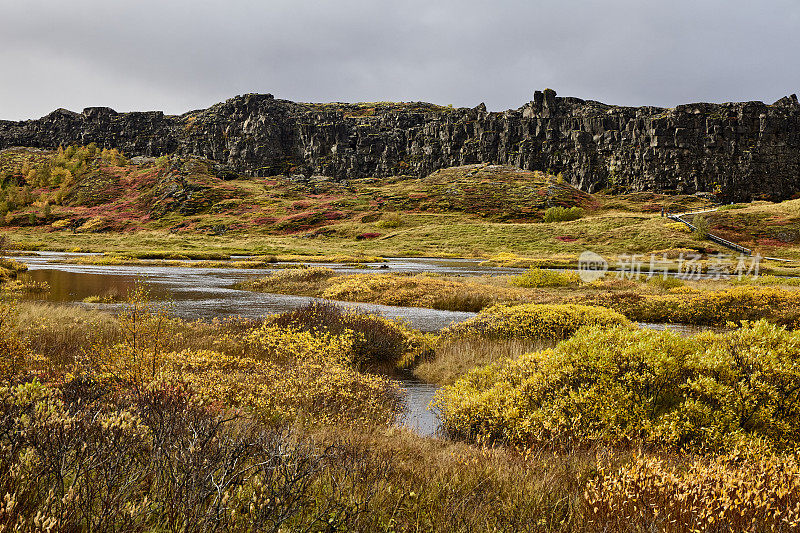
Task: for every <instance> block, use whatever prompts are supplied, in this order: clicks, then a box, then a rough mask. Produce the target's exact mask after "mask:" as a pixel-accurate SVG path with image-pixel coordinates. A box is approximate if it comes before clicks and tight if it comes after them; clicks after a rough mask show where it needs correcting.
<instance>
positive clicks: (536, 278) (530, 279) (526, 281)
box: [508, 268, 580, 288]
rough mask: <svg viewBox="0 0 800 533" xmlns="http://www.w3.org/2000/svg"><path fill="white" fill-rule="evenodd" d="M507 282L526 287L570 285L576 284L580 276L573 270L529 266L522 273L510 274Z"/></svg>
mask: <svg viewBox="0 0 800 533" xmlns="http://www.w3.org/2000/svg"><path fill="white" fill-rule="evenodd" d="M508 282H509V283H510V284H511V285H515V286H517V287H527V288H532V287H535V288H543V287H569V286H570V285H578V284H579V283H580V278H579V277H578V275H577V274H576V273H574V272H566V271H565V272H559V271H557V270H544V269H541V268H531V269H529V270H528V271H527V272H525V273H524V274H520V275H518V276H511V277H510V278H509V279H508Z"/></svg>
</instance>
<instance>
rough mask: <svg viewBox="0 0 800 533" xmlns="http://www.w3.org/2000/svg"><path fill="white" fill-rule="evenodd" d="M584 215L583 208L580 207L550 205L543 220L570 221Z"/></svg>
mask: <svg viewBox="0 0 800 533" xmlns="http://www.w3.org/2000/svg"><path fill="white" fill-rule="evenodd" d="M582 216H583V208H580V207H561V206H558V205H557V206H554V207H548V208H547V209H546V210H545V212H544V216H543V218H542V220H543V221H544V222H569V221H571V220H578V219H579V218H581V217H582Z"/></svg>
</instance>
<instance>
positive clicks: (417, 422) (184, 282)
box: [16, 252, 521, 435]
mask: <svg viewBox="0 0 800 533" xmlns="http://www.w3.org/2000/svg"><path fill="white" fill-rule="evenodd" d="M80 255H86V254H69V253H55V252H37V253H35V254H30V255H24V256H21V257H18V258H16V259H17V260H19V261H21V262H24V263H26V264H27V265H28V272H26V273H25V274H23V275H22V277H23V278H24V279H27V280H30V281H36V282H46V283H47V284H48V285H49V286H50V290H49V291H48V292H46V293H41V294H32V295H30V296H29V297H28V298H30V299H38V300H45V301H51V302H59V303H72V304H76V305H89V306H92V307H97V308H100V309H105V310H109V311H115V310H118V309H120V308H121V305H122V304H106V303H100V304H84V303H83V300H84V298H87V297H89V296H97V295H103V294H108V293H111V294H120V295H124V294H126V293H127V292H128V290H129V289H131V288H132V287H133V286H134V284H135V283H136V282H137V280H141V281H143V282H145V283H146V284H147V286H148V288H149V290H150V291H151V296H152V297H153V298H155V299H156V300H160V301H168V302H170V305H171V308H172V312H173V313H174V314H175V315H176V316H179V317H181V318H185V319H189V320H195V319H204V320H208V319H211V318H214V317H222V316H230V315H239V316H245V317H250V318H257V317H261V316H264V315H267V314H272V313H281V312H283V311H288V310H290V309H294V308H297V307H300V306H303V305H305V304H307V303H308V302H309V301H311V300H313V298H308V297H304V296H289V295H284V294H268V293H257V292H250V291H244V290H239V289H235V288H234V285H236V284H237V283H238V282H240V281H243V280H245V279H248V278H251V277H258V276H264V275H267V274H268V273H270V272H274V271H275V269H272V268H267V269H246V270H245V269H237V268H195V267H169V266H162V265H159V264H158V262H156V261H153V262H152V263H151V264H145V265H135V266H124V265H110V266H105V265H80V264H72V263H69V262H65V261H67V260H69V259H71V258H72V259H74V258H75V257H76V256H80ZM234 259H235V258H234ZM303 264H307V265H309V266H325V267H328V268H331V269H333V270H335V271H337V272H341V273H366V272H372V271H378V272H408V273H422V272H430V273H438V274H449V275H501V274H511V273H517V272H520V271H521V269H512V268H494V267H483V266H481V265H480V264H479V261H478V260H471V259H431V258H412V259H409V258H397V259H389V260H388V261H387V262H385V263H369V264H365V265H360V266H359V267H358V268H355V267H353V266H347V265H341V264H337V263H303ZM384 265H385V266H387V267H388V269H381V267H382V266H384ZM276 266H282V265H276ZM341 305H344V306H347V307H350V308H356V309H359V310H361V311H364V312H368V313H375V314H379V315H382V316H385V317H387V318H399V319H402V320H405V321H407V322H409V323H410V325H411V326H412V327H414V328H416V329H419V330H421V331H438V330H440V329H442V328H444V327H446V326H448V325H449V324H452V323H455V322H461V321H464V320H466V319H468V318H470V317H472V316H474V315H475V313H466V312H455V311H440V310H435V309H423V308H418V307H392V306H385V305H374V304H363V303H358V304H356V303H350V302H341ZM400 382H401V383H402V386H403V388H404V389H405V390H406V409H405V413H404V415H403V417H402V421H401V423H402V424H403V425H406V426H408V427H410V428H411V429H413V430H414V431H416V432H418V433H420V434H422V435H434V434H435V433H436V431H437V429H438V428H439V426H440V424H439V419H438V418H437V417H436V414H435V413H433V412H432V411H430V410H429V409H428V406H429V404H430V401H431V399H432V398H433V394H434V393H435V391H436V386H434V385H431V384H429V383H423V382H420V381H417V380H413V379H400Z"/></svg>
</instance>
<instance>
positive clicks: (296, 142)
mask: <svg viewBox="0 0 800 533" xmlns="http://www.w3.org/2000/svg"><path fill="white" fill-rule="evenodd" d="M90 142H95V143H97V144H98V145H100V146H103V147H114V148H119V149H121V150H123V151H124V152H125V153H126V154H128V155H144V156H154V155H161V154H165V153H178V154H180V155H184V156H188V155H196V156H202V157H206V158H209V159H212V160H214V161H217V162H218V163H220V164H221V165H222V166H223V167H226V168H228V169H230V170H233V171H236V172H241V173H245V174H261V175H270V174H286V173H292V174H305V175H310V174H321V175H327V176H333V177H335V178H337V179H341V180H345V179H349V178H363V177H370V176H376V177H382V176H389V175H410V176H425V175H427V174H429V173H431V172H433V171H435V170H438V169H441V168H445V167H452V166H457V165H466V164H472V163H499V164H507V165H513V166H517V167H520V168H522V169H526V170H543V171H551V172H561V173H563V175H564V178H565V179H566V180H567V181H568V182H570V183H571V184H573V185H575V186H577V187H579V188H581V189H583V190H586V191H590V192H591V191H596V190H599V189H603V188H609V187H610V188H615V189H618V190H649V191H664V192H671V191H675V192H680V193H694V192H716V193H718V194H719V195H720V197H721V198H722V199H724V200H750V199H753V198H768V199H784V198H788V197H791V196H793V195H795V194H797V193H798V192H800V104H798V101H797V98H796V97H795V96H794V95H793V96H791V97H786V98H782V99H781V100H779V101H778V102H775V103H774V104H772V105H766V104H764V103H762V102H744V103H726V104H707V103H700V104H687V105H681V106H678V107H676V108H674V109H663V108H656V107H640V108H633V107H618V106H610V105H606V104H602V103H599V102H594V101H584V100H581V99H578V98H560V97H557V96H556V94H555V92H554V91H552V90H545V91H543V92H539V91H537V92H536V93H534V98H533V100H532V101H530V102H528V103H526V104H525V105H523V106H522V107H520V108H519V109H516V110H509V111H505V112H492V113H490V112H487V111H486V108H485V106H483V105H482V104H481V105H480V106H478V107H476V108H473V109H467V108H456V109H454V108H449V107H441V106H436V105H432V104H420V103H415V104H301V103H296V102H290V101H286V100H278V99H275V98H273V97H272V96H271V95H254V94H251V95H244V96H239V97H236V98H232V99H230V100H228V101H226V102H223V103H220V104H217V105H214V106H212V107H210V108H208V109H206V110H200V111H192V112H189V113H186V114H183V115H180V116H168V115H164V114H163V113H160V112H133V113H117V112H115V111H114V110H112V109H109V108H88V109H85V110H84V111H83V112H82V113H73V112H71V111H66V110H58V111H55V112H53V113H51V114H49V115H47V116H46V117H43V118H41V119H38V120H29V121H24V122H8V121H2V122H0V148H7V147H11V146H30V147H39V148H52V147H57V146H58V145H66V144H70V143H82V144H88V143H90Z"/></svg>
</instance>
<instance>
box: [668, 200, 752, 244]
mask: <svg viewBox="0 0 800 533" xmlns="http://www.w3.org/2000/svg"><path fill="white" fill-rule="evenodd" d="M718 209H719V208H718V207H713V208H711V209H703V210H701V211H688V212H686V213H677V214H674V215H673V214H669V213H668V214H667V218H669V219H672V220H675V221H676V222H681V223H683V224H686V225H687V226H688V227H689V229H691V230H692V231H697V226H695V225H694V224H692V223H691V222H689V221H688V220H686V219H684V218H683V217H685V216H688V215H692V216H694V215H700V214H703V213H713V212H714V211H717V210H718ZM706 238H708V240H709V241H711V242H715V243H717V244H719V245H720V246H724V247H725V248H728V249H730V250H733V251H735V252H739V253H740V254H743V255H753V251H752V250H751V249H750V248H745V247H744V246H741V245H739V244H736V243H735V242H731V241H729V240H727V239H723V238H722V237H719V236H717V235H714V234H712V233H706Z"/></svg>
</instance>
